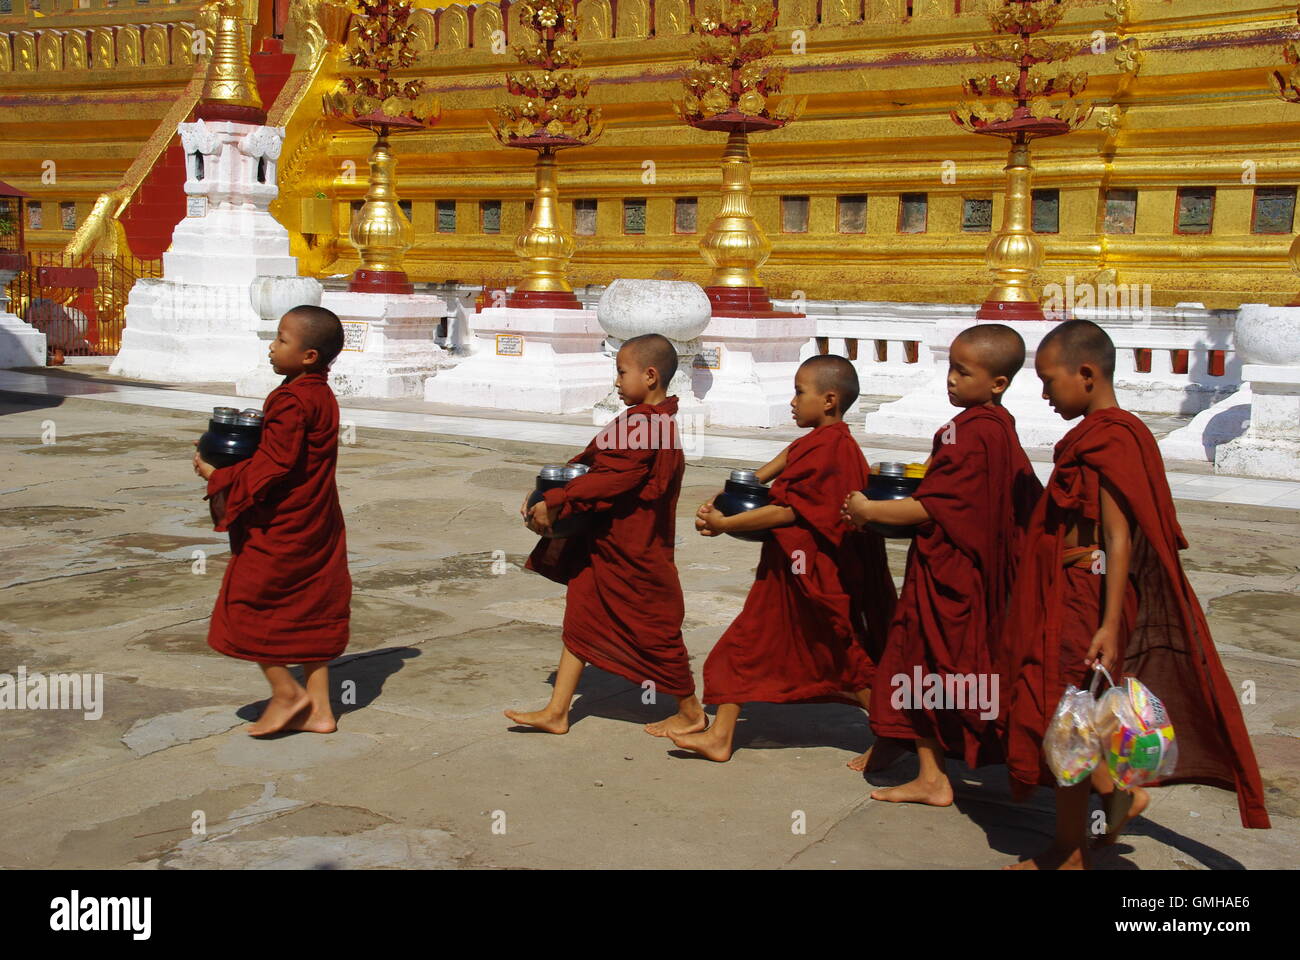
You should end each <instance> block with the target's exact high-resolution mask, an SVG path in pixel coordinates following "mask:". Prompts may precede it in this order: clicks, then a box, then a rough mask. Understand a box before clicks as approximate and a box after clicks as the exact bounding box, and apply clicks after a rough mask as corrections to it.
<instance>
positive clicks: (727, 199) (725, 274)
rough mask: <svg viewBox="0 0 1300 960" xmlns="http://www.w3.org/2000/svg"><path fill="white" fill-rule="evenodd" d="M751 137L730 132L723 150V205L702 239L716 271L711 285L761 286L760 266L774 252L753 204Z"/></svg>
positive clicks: (743, 133)
mask: <svg viewBox="0 0 1300 960" xmlns="http://www.w3.org/2000/svg"><path fill="white" fill-rule="evenodd" d="M751 166H752V164H751V162H750V159H749V140H748V137H747V136H746V134H745V131H743V130H736V131H734V132H733V133H731V134H729V135H728V136H727V149H726V150H725V151H724V152H723V154H722V207H721V209H719V210H718V215H717V216H716V217H714V219H713V221H712V222H711V223H710V224H709V231H708V233H706V234H705V236H704V239H703V240H701V241H700V252H701V253H702V254H704V259H705V260H707V261H708V263H709V266H710V267H712V268H713V272H712V273H711V274H710V275H709V282H708V286H711V287H760V286H762V281H761V280H759V278H758V268H759V267H761V266H762V265H763V264H764V263H766V262H767V258H768V256H770V255H771V253H772V242H771V241H770V240H768V238H767V234H766V233H764V232H763V228H762V227H760V226H759V225H758V222H757V221H756V220H755V219H754V211H753V209H752V208H751V207H750V202H749V200H750V193H751V186H750V179H749V175H750V167H751Z"/></svg>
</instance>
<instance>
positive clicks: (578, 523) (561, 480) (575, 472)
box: [528, 463, 592, 540]
mask: <svg viewBox="0 0 1300 960" xmlns="http://www.w3.org/2000/svg"><path fill="white" fill-rule="evenodd" d="M586 472H587V466H586V464H582V463H566V464H563V465H562V466H546V467H542V470H541V472H540V473H539V474H537V486H536V487H534V488H533V492H532V494H530V495H529V497H528V509H529V510H531V509H532V508H533V507H535V506H537V504H538V502H539V501H540V500H541V499H542V498H543V497H544V496H546V491H547V490H554V489H555V488H556V487H562V486H564V485H565V484H567V483H568V482H569V481H570V480H572V479H573V478H574V477H580V476H582V475H583V474H584V473H586ZM591 524H592V516H591V514H578V515H577V516H576V517H566V518H564V519H563V520H559V521H557V522H556V524H555V526H553V527H552V528H551V530H550V532H549V533H545V534H542V536H544V537H546V538H547V539H548V540H554V539H560V538H563V537H574V536H578V535H580V534H583V533H586V532H587V531H588V530H590V529H591Z"/></svg>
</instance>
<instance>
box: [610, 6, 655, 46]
mask: <svg viewBox="0 0 1300 960" xmlns="http://www.w3.org/2000/svg"><path fill="white" fill-rule="evenodd" d="M649 33H650V4H649V3H647V2H646V0H619V4H618V29H617V30H616V31H615V32H614V35H615V36H617V37H620V38H623V37H629V38H638V39H640V38H643V37H646V36H649Z"/></svg>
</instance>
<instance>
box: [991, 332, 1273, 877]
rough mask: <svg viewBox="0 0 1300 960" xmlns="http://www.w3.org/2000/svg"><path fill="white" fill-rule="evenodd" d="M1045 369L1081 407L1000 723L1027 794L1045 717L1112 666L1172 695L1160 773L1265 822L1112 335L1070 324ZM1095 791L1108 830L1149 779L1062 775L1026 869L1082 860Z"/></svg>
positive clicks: (1060, 394) (1062, 400) (1053, 393)
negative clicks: (1049, 840)
mask: <svg viewBox="0 0 1300 960" xmlns="http://www.w3.org/2000/svg"><path fill="white" fill-rule="evenodd" d="M1035 366H1036V368H1037V372H1038V376H1039V378H1040V379H1041V380H1042V382H1043V396H1044V397H1045V398H1046V399H1047V400H1048V401H1049V402H1050V403H1051V404H1052V407H1053V408H1054V409H1055V410H1056V412H1057V413H1059V414H1060V415H1061V416H1062V417H1063V418H1065V419H1066V420H1073V419H1074V418H1076V417H1078V416H1083V418H1084V419H1083V421H1082V422H1081V423H1079V424H1078V425H1077V426H1076V427H1074V429H1072V430H1071V431H1070V432H1069V433H1067V434H1066V435H1065V437H1063V438H1062V439H1061V441H1060V443H1058V444H1057V445H1056V455H1055V461H1056V469H1055V470H1054V471H1053V473H1052V477H1051V479H1050V480H1049V481H1048V484H1047V492H1046V493H1045V494H1044V495H1043V497H1042V499H1041V500H1040V501H1039V504H1038V507H1037V509H1036V510H1035V511H1034V515H1033V517H1032V518H1031V520H1030V525H1029V531H1028V535H1027V538H1026V545H1025V549H1024V551H1023V553H1022V556H1021V561H1020V567H1019V571H1018V574H1017V580H1016V584H1015V587H1014V589H1013V592H1012V599H1011V605H1010V608H1009V610H1008V614H1007V620H1006V624H1005V628H1004V630H1003V634H1002V649H1001V657H1002V664H1003V665H1002V668H1001V670H1002V674H1003V676H1005V677H1007V678H1008V686H1009V691H1008V695H1007V697H1006V709H1005V710H1003V712H1002V715H1001V716H1000V717H999V723H1000V724H1002V725H1003V726H1004V738H1005V748H1006V756H1007V766H1008V769H1009V771H1010V774H1011V778H1012V786H1013V789H1014V792H1015V793H1016V794H1017V795H1020V796H1023V795H1025V794H1027V793H1028V792H1029V790H1030V789H1031V788H1032V787H1033V786H1035V785H1038V784H1041V785H1044V786H1053V785H1055V778H1054V777H1053V776H1052V774H1051V772H1050V771H1049V770H1048V769H1047V767H1046V765H1045V763H1044V757H1043V737H1044V734H1045V732H1046V730H1047V725H1048V723H1049V721H1050V720H1051V718H1052V716H1053V714H1054V713H1055V711H1056V708H1057V705H1058V703H1059V702H1060V699H1061V695H1062V694H1063V693H1064V692H1065V688H1066V686H1067V685H1069V684H1073V685H1074V686H1076V687H1079V688H1081V689H1082V688H1086V687H1087V686H1088V685H1089V683H1090V681H1091V679H1092V672H1093V670H1094V669H1095V666H1094V665H1095V664H1100V665H1102V666H1104V667H1105V668H1106V669H1107V670H1108V671H1109V672H1110V673H1111V675H1112V676H1113V677H1115V678H1116V679H1117V680H1118V678H1119V676H1120V675H1121V672H1122V673H1124V674H1128V675H1131V676H1134V677H1136V678H1137V679H1138V680H1140V681H1141V682H1142V683H1144V684H1145V685H1146V686H1147V687H1148V688H1150V690H1151V692H1152V693H1153V694H1155V696H1157V697H1159V698H1160V699H1161V700H1162V701H1164V704H1165V708H1166V710H1167V711H1168V714H1169V718H1170V721H1171V722H1172V723H1173V727H1174V731H1175V734H1176V736H1177V739H1178V764H1177V767H1176V769H1175V770H1174V772H1173V773H1172V775H1170V776H1168V777H1167V778H1165V779H1164V780H1162V781H1157V782H1155V783H1154V784H1153V785H1155V786H1159V785H1162V784H1173V783H1201V784H1208V785H1210V786H1215V787H1221V788H1223V789H1226V790H1235V791H1236V793H1237V800H1238V805H1239V808H1240V812H1241V822H1242V824H1243V825H1244V826H1247V827H1268V826H1269V819H1268V813H1267V811H1266V810H1265V808H1264V798H1263V787H1262V784H1261V781H1260V776H1259V767H1258V765H1257V764H1256V762H1255V754H1254V751H1253V750H1252V749H1251V745H1250V738H1249V736H1248V735H1247V733H1246V726H1245V723H1244V721H1243V720H1242V715H1241V708H1240V706H1239V705H1238V702H1237V692H1236V690H1235V689H1234V687H1233V685H1232V683H1231V681H1230V680H1229V679H1228V676H1227V674H1226V673H1225V672H1224V670H1223V665H1222V664H1221V663H1220V661H1219V655H1218V653H1217V652H1216V651H1215V648H1214V641H1213V639H1212V638H1211V637H1210V631H1209V628H1208V626H1207V625H1206V622H1205V616H1204V615H1203V614H1202V613H1201V605H1200V603H1199V602H1198V601H1197V599H1196V595H1195V594H1194V593H1193V592H1192V588H1191V585H1190V584H1189V583H1188V582H1187V577H1186V575H1185V574H1184V573H1183V568H1182V564H1181V562H1180V560H1179V557H1178V551H1179V550H1182V549H1185V548H1186V546H1187V541H1186V540H1185V539H1184V538H1183V533H1182V530H1181V529H1180V528H1179V526H1178V519H1177V517H1176V516H1175V513H1174V503H1173V498H1172V497H1171V496H1170V493H1169V484H1168V481H1167V480H1166V478H1165V468H1164V462H1163V461H1162V460H1161V457H1160V452H1159V448H1158V447H1157V446H1156V442H1155V439H1154V438H1153V437H1152V436H1151V431H1150V430H1148V429H1147V427H1146V425H1145V424H1144V423H1143V422H1142V421H1141V420H1139V419H1138V418H1137V417H1135V416H1134V415H1133V414H1131V413H1128V412H1127V411H1125V410H1121V409H1120V408H1119V405H1118V403H1117V402H1116V399H1115V390H1114V387H1113V385H1112V382H1111V380H1112V377H1113V376H1114V370H1115V346H1114V344H1113V343H1112V342H1111V340H1110V337H1108V336H1107V335H1106V332H1105V331H1104V330H1102V329H1101V327H1099V326H1097V325H1096V324H1094V323H1091V322H1090V321H1087V320H1070V321H1067V322H1066V323H1063V324H1061V325H1060V326H1059V327H1057V328H1055V329H1054V330H1053V331H1052V332H1051V333H1049V334H1048V335H1047V336H1046V337H1045V338H1044V339H1043V341H1042V344H1041V345H1040V347H1039V349H1038V355H1037V358H1036V361H1035ZM1090 787H1092V788H1095V789H1097V790H1098V792H1100V793H1101V794H1102V795H1103V805H1104V807H1105V811H1106V825H1107V834H1108V838H1109V839H1113V838H1114V837H1115V836H1117V835H1118V833H1119V830H1120V828H1121V827H1122V826H1123V825H1124V823H1125V822H1127V821H1128V820H1130V819H1132V818H1133V817H1134V816H1136V815H1137V814H1138V813H1140V812H1141V810H1142V809H1143V808H1144V807H1145V806H1146V803H1147V798H1146V792H1145V791H1144V790H1142V789H1140V788H1139V789H1136V790H1132V791H1126V790H1121V789H1119V788H1117V787H1115V786H1114V784H1113V782H1112V781H1111V779H1110V776H1109V774H1108V773H1107V771H1106V769H1105V765H1104V764H1103V765H1102V766H1101V767H1100V768H1099V769H1098V770H1097V771H1095V772H1094V775H1093V777H1092V779H1091V783H1090V782H1089V781H1084V782H1083V783H1080V784H1076V785H1074V786H1070V787H1060V786H1057V787H1056V837H1055V840H1054V842H1053V844H1052V846H1051V847H1050V848H1049V849H1048V850H1047V851H1046V852H1045V853H1043V854H1042V855H1040V856H1038V857H1035V858H1033V859H1031V860H1026V861H1023V862H1022V863H1019V864H1016V865H1014V866H1015V868H1018V869H1040V868H1069V869H1079V868H1082V867H1083V866H1084V865H1085V856H1084V849H1085V830H1086V824H1087V815H1088V796H1089V789H1090Z"/></svg>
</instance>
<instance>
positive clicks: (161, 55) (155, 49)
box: [144, 23, 167, 67]
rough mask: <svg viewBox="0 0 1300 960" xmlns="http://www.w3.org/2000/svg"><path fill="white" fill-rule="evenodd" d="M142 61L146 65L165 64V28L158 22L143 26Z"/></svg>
mask: <svg viewBox="0 0 1300 960" xmlns="http://www.w3.org/2000/svg"><path fill="white" fill-rule="evenodd" d="M144 63H145V66H147V67H165V66H167V28H166V27H164V26H163V25H162V24H160V23H154V24H150V25H149V26H148V27H145V31H144Z"/></svg>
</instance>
